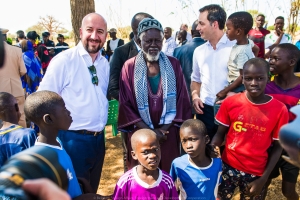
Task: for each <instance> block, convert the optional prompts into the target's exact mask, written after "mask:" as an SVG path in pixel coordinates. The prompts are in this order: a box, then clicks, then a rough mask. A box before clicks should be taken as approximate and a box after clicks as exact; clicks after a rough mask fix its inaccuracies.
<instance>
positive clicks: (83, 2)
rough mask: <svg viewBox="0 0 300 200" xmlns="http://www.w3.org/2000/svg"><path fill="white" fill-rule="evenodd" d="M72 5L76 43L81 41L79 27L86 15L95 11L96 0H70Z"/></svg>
mask: <svg viewBox="0 0 300 200" xmlns="http://www.w3.org/2000/svg"><path fill="white" fill-rule="evenodd" d="M70 5H71V14H72V17H71V20H72V26H73V32H74V36H75V37H74V39H75V43H76V44H77V43H78V42H79V41H80V35H79V29H80V27H81V21H82V19H83V17H84V16H86V15H87V14H89V13H93V12H95V2H94V0H70Z"/></svg>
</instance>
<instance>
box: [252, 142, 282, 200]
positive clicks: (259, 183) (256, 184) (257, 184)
mask: <svg viewBox="0 0 300 200" xmlns="http://www.w3.org/2000/svg"><path fill="white" fill-rule="evenodd" d="M281 152H282V147H281V146H280V144H279V141H277V140H276V141H274V142H273V148H272V151H271V152H270V154H269V158H268V163H267V166H266V169H265V171H264V173H263V175H262V176H261V177H260V178H258V179H256V180H255V181H253V182H251V183H249V184H248V186H247V194H248V195H249V196H256V195H259V194H260V192H261V190H262V188H263V186H264V185H265V183H266V182H267V180H268V178H269V176H270V174H271V172H272V170H273V168H274V167H275V165H276V163H277V161H278V159H279V157H280V155H281Z"/></svg>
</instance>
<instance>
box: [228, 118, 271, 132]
mask: <svg viewBox="0 0 300 200" xmlns="http://www.w3.org/2000/svg"><path fill="white" fill-rule="evenodd" d="M247 128H250V129H255V130H257V131H262V132H264V131H266V127H262V126H257V125H255V124H251V123H245V124H244V123H243V122H240V121H236V122H234V123H233V129H234V130H235V131H237V132H242V131H244V132H245V131H247Z"/></svg>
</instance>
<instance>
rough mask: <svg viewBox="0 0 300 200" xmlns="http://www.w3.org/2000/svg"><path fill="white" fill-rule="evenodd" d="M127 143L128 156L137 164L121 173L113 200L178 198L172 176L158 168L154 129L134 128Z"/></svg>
mask: <svg viewBox="0 0 300 200" xmlns="http://www.w3.org/2000/svg"><path fill="white" fill-rule="evenodd" d="M131 145H132V151H131V155H132V157H133V159H135V160H138V161H139V165H137V166H136V167H134V168H132V169H131V170H129V171H127V172H126V173H125V174H123V175H122V176H121V178H120V179H119V181H118V183H117V185H116V188H115V192H114V194H113V199H115V200H134V199H135V200H139V199H143V200H152V199H158V200H163V199H178V194H177V191H176V188H175V185H174V182H173V180H172V178H171V177H170V176H169V175H168V174H167V173H166V172H164V171H162V170H160V169H159V168H158V164H159V162H160V158H161V152H160V145H159V141H158V139H157V135H156V134H155V132H153V131H152V130H150V129H140V130H138V131H136V132H135V133H134V134H133V135H132V137H131Z"/></svg>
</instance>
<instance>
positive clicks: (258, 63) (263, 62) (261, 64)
mask: <svg viewBox="0 0 300 200" xmlns="http://www.w3.org/2000/svg"><path fill="white" fill-rule="evenodd" d="M249 65H254V66H258V67H264V68H265V69H266V73H267V74H269V72H270V65H269V63H268V62H267V61H266V60H265V59H262V58H251V59H249V60H248V61H247V62H245V64H244V66H243V70H245V68H246V67H248V66H249Z"/></svg>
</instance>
